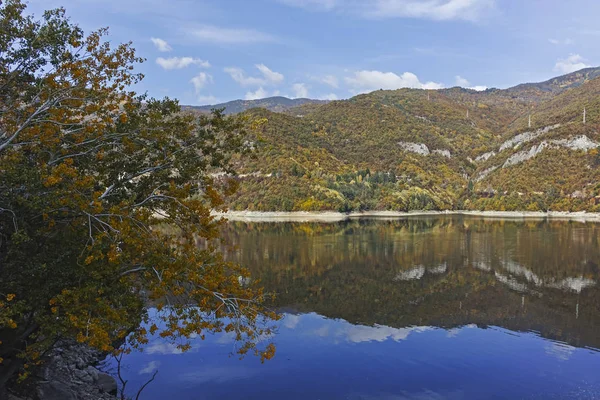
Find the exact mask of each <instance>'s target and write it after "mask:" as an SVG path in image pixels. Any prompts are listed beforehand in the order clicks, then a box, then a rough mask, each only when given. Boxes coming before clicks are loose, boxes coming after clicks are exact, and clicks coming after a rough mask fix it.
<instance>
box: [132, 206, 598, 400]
mask: <svg viewBox="0 0 600 400" xmlns="http://www.w3.org/2000/svg"><path fill="white" fill-rule="evenodd" d="M223 234H224V237H225V238H226V243H228V244H229V245H232V246H235V247H229V246H227V247H224V250H225V251H227V253H228V257H229V258H231V259H235V260H237V261H239V262H241V263H242V264H244V265H245V266H247V267H248V268H249V269H250V270H251V271H252V274H253V276H254V277H258V278H260V279H261V281H262V283H263V284H264V286H265V287H266V289H267V290H269V291H272V292H276V293H277V297H276V300H275V303H276V304H275V305H274V306H275V307H276V308H277V309H278V310H280V311H281V312H282V313H284V318H283V319H282V320H280V321H278V322H277V324H278V326H279V328H278V332H277V334H276V336H275V337H274V338H273V341H274V343H275V344H276V346H277V353H276V355H275V357H274V359H272V360H270V361H267V362H265V363H264V364H261V363H260V360H258V359H256V358H254V357H252V356H248V357H246V358H244V359H243V360H239V359H238V357H236V356H235V355H234V356H231V352H232V350H233V343H232V341H231V337H230V336H228V335H226V334H223V335H211V336H209V337H207V338H206V340H204V341H201V340H195V341H194V347H193V349H192V350H191V351H189V352H186V353H184V354H180V352H179V351H178V350H177V349H176V348H175V347H173V346H172V345H169V344H168V343H166V342H164V341H161V340H160V339H159V338H152V339H151V341H150V343H149V344H148V345H147V346H146V348H145V349H144V352H141V353H132V354H130V355H128V356H126V357H125V358H124V361H123V364H124V366H125V369H126V370H125V374H126V375H127V378H128V379H129V380H130V383H129V386H130V387H131V388H132V389H133V388H134V387H139V386H141V385H142V384H143V383H144V382H145V381H146V380H147V379H149V377H150V376H151V373H152V372H153V371H154V370H156V369H158V370H159V373H158V375H157V377H156V380H155V381H154V382H152V383H151V385H150V386H149V387H148V388H147V389H146V391H145V392H144V395H143V399H168V398H175V399H178V400H184V399H261V400H264V399H382V400H383V399H386V400H392V399H415V400H424V399H435V400H437V399H598V398H600V353H599V352H598V350H597V349H599V348H600V288H599V287H598V281H599V280H600V267H599V266H600V224H589V223H588V224H585V223H581V222H569V221H543V220H535V221H534V220H526V221H522V220H486V219H482V218H477V217H461V216H453V217H450V216H448V217H415V218H404V219H393V220H385V219H361V220H352V221H345V222H336V223H299V222H295V223H283V222H278V223H266V222H265V223H242V222H231V223H229V224H227V226H225V227H224V230H223Z"/></svg>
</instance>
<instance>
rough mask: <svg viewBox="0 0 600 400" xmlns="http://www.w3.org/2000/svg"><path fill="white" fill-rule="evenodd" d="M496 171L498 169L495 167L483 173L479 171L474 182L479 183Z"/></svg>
mask: <svg viewBox="0 0 600 400" xmlns="http://www.w3.org/2000/svg"><path fill="white" fill-rule="evenodd" d="M497 169H498V167H497V166H492V167H489V168H488V169H486V170H484V171H481V172H480V173H479V175H477V178H475V182H480V181H482V180H484V179H485V177H486V176H488V175H489V174H491V173H492V172H494V171H495V170H497Z"/></svg>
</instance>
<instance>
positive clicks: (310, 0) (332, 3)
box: [279, 0, 341, 11]
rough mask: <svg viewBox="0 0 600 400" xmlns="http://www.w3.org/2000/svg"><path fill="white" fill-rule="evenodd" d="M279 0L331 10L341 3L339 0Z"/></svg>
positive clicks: (315, 8)
mask: <svg viewBox="0 0 600 400" xmlns="http://www.w3.org/2000/svg"><path fill="white" fill-rule="evenodd" d="M279 2H280V3H283V4H287V5H288V6H292V7H301V8H305V9H307V10H313V11H329V10H332V9H334V8H335V7H336V6H337V5H339V4H341V2H340V1H339V0H279Z"/></svg>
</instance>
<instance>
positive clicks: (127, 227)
mask: <svg viewBox="0 0 600 400" xmlns="http://www.w3.org/2000/svg"><path fill="white" fill-rule="evenodd" d="M0 27H1V28H0V338H3V342H4V343H2V344H1V345H0V346H2V347H0V357H2V358H4V361H3V364H0V387H2V386H4V383H5V382H6V381H7V379H9V378H10V377H11V376H12V375H13V374H14V373H15V372H16V371H17V370H18V369H20V368H21V367H23V366H24V367H25V370H26V369H27V367H28V366H29V365H31V364H32V363H36V362H38V360H39V359H40V356H41V355H42V354H43V352H44V351H46V350H47V349H48V348H50V347H51V346H52V345H53V343H54V342H55V341H56V340H57V339H59V338H65V337H67V338H76V339H77V340H78V341H79V342H82V343H87V344H89V345H90V346H94V347H97V348H100V349H102V350H105V351H112V350H114V347H113V346H114V344H115V343H116V342H118V341H122V340H123V339H124V338H125V337H126V336H127V335H128V334H129V333H130V332H131V331H132V329H133V335H132V337H131V341H130V343H131V344H132V346H136V345H139V344H143V343H145V342H146V341H147V339H146V336H147V335H148V334H149V333H151V334H155V333H157V334H160V335H161V336H162V337H164V338H167V339H171V340H173V341H174V342H176V343H177V344H178V346H179V347H180V348H181V349H184V350H185V349H187V348H188V347H189V344H188V342H187V341H186V338H189V337H190V335H192V334H199V335H203V334H204V333H205V332H211V331H212V332H214V331H228V332H235V334H236V338H237V339H238V340H239V341H241V342H242V344H241V346H240V347H239V348H238V351H239V353H240V354H246V353H248V352H249V351H250V352H254V353H255V354H257V355H260V356H261V357H262V358H263V359H265V358H270V357H272V356H273V354H274V347H273V345H272V344H263V345H262V347H259V346H258V345H257V339H258V338H259V337H262V336H264V335H266V334H269V333H270V332H271V327H270V325H269V321H270V320H271V319H272V318H276V316H275V315H274V314H273V313H271V312H269V311H268V310H266V309H265V307H264V301H265V294H264V293H263V292H262V290H261V289H260V288H259V287H257V286H256V283H255V284H253V285H242V284H240V280H239V277H247V276H248V272H247V270H245V269H244V268H242V267H240V266H238V265H235V264H232V263H229V262H226V261H225V260H224V259H223V256H222V255H221V254H220V253H219V252H217V251H216V250H215V248H214V247H211V246H208V247H206V248H203V249H200V248H199V247H198V246H197V244H198V242H199V241H210V240H213V239H216V238H218V227H219V222H218V221H216V220H214V219H213V217H212V216H211V210H223V209H224V206H223V199H224V197H225V196H227V195H229V194H231V192H232V191H233V190H234V189H235V183H234V181H233V180H229V179H220V180H216V179H215V178H213V176H215V175H214V174H213V172H216V171H225V172H232V170H231V165H230V159H231V156H232V154H234V153H244V152H246V151H247V150H248V148H249V147H251V146H249V145H248V143H247V142H246V139H245V138H246V134H247V132H248V130H249V129H250V130H251V129H255V128H256V127H257V125H258V123H259V122H260V121H258V122H257V121H254V122H251V121H248V120H246V119H243V118H239V117H226V116H224V115H223V113H222V111H219V110H215V111H214V112H213V113H212V114H211V115H209V116H200V117H196V116H193V115H191V114H186V113H183V112H181V110H180V107H179V105H178V103H177V102H176V101H174V100H170V99H164V100H154V99H148V98H146V97H145V96H137V95H136V94H135V93H133V92H131V91H127V90H128V89H127V88H128V87H130V86H131V85H132V84H134V83H136V82H138V81H139V80H140V79H142V78H143V77H142V76H141V75H139V74H136V73H135V72H134V67H135V65H136V64H137V63H139V62H141V61H142V60H141V59H140V58H138V57H136V56H135V51H134V49H133V48H132V46H131V44H130V43H129V44H122V45H119V46H118V47H116V48H111V46H110V45H109V43H108V42H103V37H104V36H105V35H106V33H107V30H106V29H102V30H100V31H98V32H94V33H92V34H90V35H88V36H85V35H84V33H83V32H82V30H81V29H80V28H78V27H77V26H76V25H73V24H72V23H71V22H70V21H69V20H68V18H67V17H66V15H65V11H64V10H63V9H58V10H53V11H48V12H46V13H45V14H44V16H43V18H42V20H41V21H36V20H34V19H33V18H32V17H30V16H26V15H25V5H24V4H23V3H22V2H21V0H9V1H7V2H5V3H4V5H2V6H0ZM147 304H152V305H153V306H154V307H156V308H157V309H158V313H157V314H158V317H157V318H158V319H160V320H162V323H160V322H159V321H151V320H150V317H149V316H148V313H147V312H146V309H147ZM140 321H144V322H145V323H146V324H145V325H144V326H146V327H149V329H146V328H144V327H143V326H141V325H140V324H139V322H140Z"/></svg>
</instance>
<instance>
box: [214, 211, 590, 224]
mask: <svg viewBox="0 0 600 400" xmlns="http://www.w3.org/2000/svg"><path fill="white" fill-rule="evenodd" d="M212 215H213V216H215V217H217V218H225V219H226V220H228V221H242V222H340V221H345V220H350V219H360V218H378V219H399V218H407V217H435V216H447V215H465V216H472V217H482V218H486V219H512V220H514V219H556V220H571V221H578V222H600V213H588V212H585V211H578V212H569V211H550V212H541V211H467V210H456V211H450V210H447V211H412V212H402V211H365V212H352V213H348V214H345V213H340V212H337V211H228V212H225V213H222V212H213V213H212Z"/></svg>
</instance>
